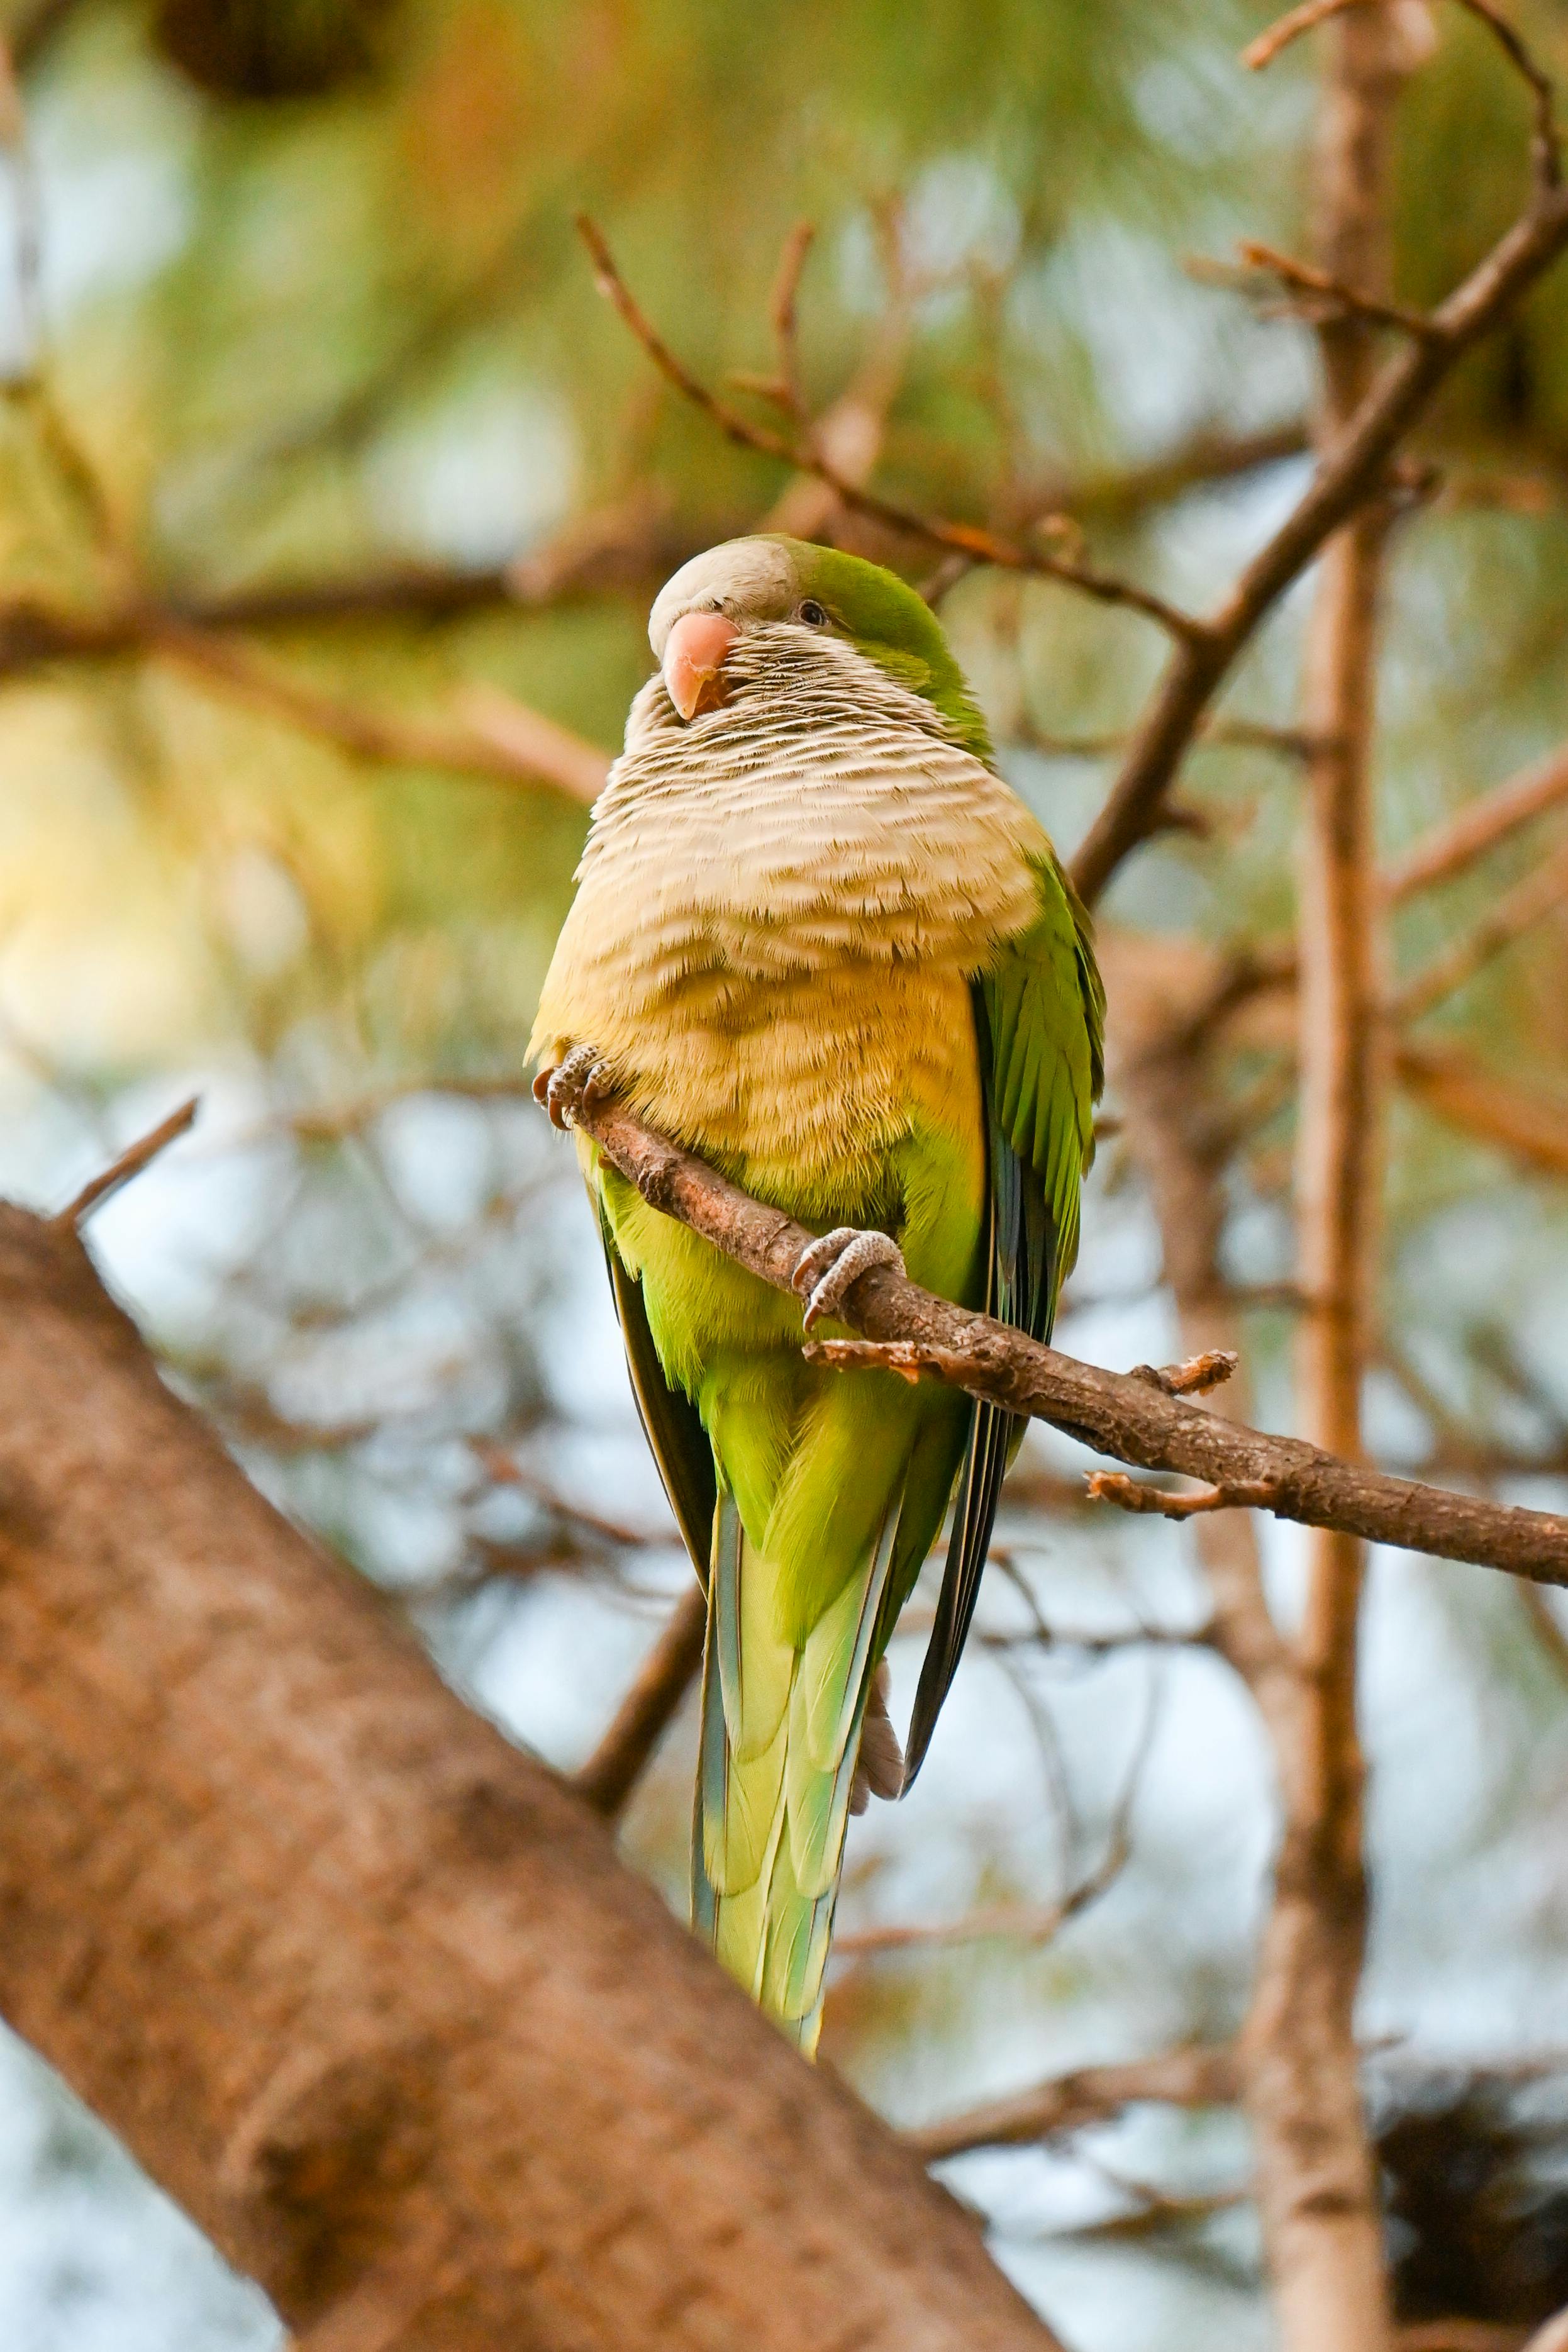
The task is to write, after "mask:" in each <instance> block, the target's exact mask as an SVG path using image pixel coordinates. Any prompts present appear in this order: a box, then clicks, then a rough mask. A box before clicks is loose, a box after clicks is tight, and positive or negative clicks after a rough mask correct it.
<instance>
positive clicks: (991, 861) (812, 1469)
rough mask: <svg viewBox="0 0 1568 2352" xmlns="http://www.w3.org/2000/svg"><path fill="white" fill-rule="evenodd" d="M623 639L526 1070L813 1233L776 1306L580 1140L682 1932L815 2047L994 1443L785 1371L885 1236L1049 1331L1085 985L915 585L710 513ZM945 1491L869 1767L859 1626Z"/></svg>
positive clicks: (982, 1415)
mask: <svg viewBox="0 0 1568 2352" xmlns="http://www.w3.org/2000/svg"><path fill="white" fill-rule="evenodd" d="M649 636H650V639H651V641H652V644H653V655H654V658H655V660H656V661H657V662H658V664H659V667H658V670H657V672H656V673H655V675H654V676H653V677H651V678H650V679H649V681H648V683H647V685H646V686H644V687H643V689H642V691H641V692H640V693H639V694H638V696H637V698H636V699H635V701H634V702H633V703H632V711H631V717H630V719H629V720H628V723H627V729H626V745H625V750H624V751H622V755H621V757H620V759H619V760H617V761H616V762H615V765H614V767H613V768H612V771H611V773H610V777H609V780H608V782H607V783H606V785H605V788H604V791H603V793H602V795H601V798H600V800H599V802H598V803H597V805H596V807H595V809H594V812H593V821H592V826H591V832H590V835H589V841H588V846H587V848H586V850H585V852H584V854H583V858H582V863H581V866H580V868H579V871H578V890H577V896H576V898H575V900H574V902H573V905H572V908H571V910H570V914H569V916H568V918H567V920H566V924H565V927H564V929H562V932H561V935H560V940H559V944H558V946H557V948H556V951H555V956H554V959H553V961H552V962H551V964H550V968H549V976H548V978H547V979H546V982H545V987H544V993H543V997H542V1000H541V1002H540V1005H539V1012H538V1022H537V1024H536V1026H535V1030H534V1034H533V1038H532V1041H531V1044H530V1046H529V1053H530V1055H531V1056H532V1057H534V1058H535V1059H537V1061H538V1064H539V1072H540V1075H539V1078H538V1086H537V1088H536V1091H538V1093H539V1094H540V1096H541V1098H543V1099H548V1100H549V1102H550V1108H551V1110H552V1115H558V1118H559V1113H560V1111H561V1108H562V1100H561V1094H560V1089H559V1086H558V1087H557V1089H556V1092H555V1094H554V1096H553V1097H552V1096H551V1092H550V1081H551V1077H552V1075H554V1074H557V1073H560V1072H564V1071H567V1070H570V1074H571V1076H573V1077H574V1078H575V1079H579V1080H580V1079H581V1078H582V1077H583V1076H584V1075H585V1074H587V1075H588V1076H589V1077H590V1079H591V1084H592V1085H593V1086H594V1087H596V1088H599V1089H602V1090H604V1091H606V1092H608V1091H613V1092H615V1093H616V1094H617V1095H619V1096H620V1097H622V1099H623V1100H624V1101H625V1102H626V1103H627V1104H628V1106H629V1107H631V1108H632V1109H634V1110H635V1111H636V1112H637V1113H638V1114H639V1115H640V1116H641V1117H643V1118H646V1119H647V1120H649V1121H650V1122H651V1123H652V1124H653V1126H654V1127H656V1128H659V1129H663V1131H664V1133H665V1134H667V1135H669V1136H672V1137H674V1139H676V1140H677V1141H679V1142H681V1143H683V1144H685V1145H686V1146H687V1147H688V1148H689V1149H691V1150H694V1151H695V1152H698V1153H700V1154H701V1156H702V1157H703V1158H704V1159H706V1160H709V1161H711V1162H712V1163H713V1165H714V1166H716V1167H717V1168H719V1169H721V1170H723V1171H724V1172H725V1173H726V1174H727V1175H728V1176H730V1177H732V1178H733V1179H734V1180H735V1181H736V1182H737V1183H738V1184H740V1185H742V1186H743V1187H744V1188H745V1189H746V1191H747V1192H750V1193H753V1194H754V1195H756V1197H757V1198H758V1199H759V1200H762V1201H765V1202H771V1203H772V1204H774V1205H775V1206H777V1207H778V1208H779V1209H782V1210H784V1211H786V1212H787V1213H789V1215H790V1216H792V1217H797V1218H799V1219H800V1220H801V1221H802V1222H803V1223H806V1224H808V1225H810V1226H811V1227H812V1228H813V1229H815V1230H817V1231H820V1232H821V1234H822V1236H823V1238H822V1239H821V1240H820V1241H818V1242H817V1243H815V1244H813V1245H812V1246H811V1247H810V1249H809V1250H807V1251H806V1253H805V1254H804V1255H803V1257H802V1260H801V1264H800V1268H799V1270H798V1272H797V1276H796V1288H797V1291H798V1292H799V1293H800V1297H799V1300H796V1299H791V1298H789V1297H787V1296H785V1295H784V1294H783V1293H781V1292H779V1291H775V1290H772V1289H769V1288H768V1286H766V1285H764V1284H763V1283H761V1282H759V1281H758V1280H757V1279H756V1277H755V1276H752V1275H749V1274H747V1273H746V1272H744V1271H743V1270H742V1269H741V1268H740V1267H739V1266H737V1265H734V1264H733V1263H731V1261H729V1260H728V1259H727V1258H726V1257H724V1256H722V1255H720V1253H719V1252H718V1251H717V1250H716V1249H715V1248H713V1246H712V1245H711V1244H709V1243H707V1242H705V1241H702V1240H699V1239H698V1238H697V1236H696V1235H695V1234H692V1233H691V1232H689V1231H688V1230H687V1228H686V1227H685V1226H684V1225H681V1224H678V1223H675V1222H674V1220H673V1219H671V1218H669V1217H666V1216H664V1215H662V1214H660V1213H658V1212H657V1211H655V1210H653V1209H652V1208H650V1207H649V1206H648V1204H647V1203H646V1202H644V1201H643V1199H642V1197H641V1195H640V1194H639V1193H638V1192H636V1191H635V1189H634V1188H633V1187H632V1185H630V1184H629V1183H627V1182H626V1181H625V1180H624V1178H622V1176H621V1175H620V1174H619V1173H618V1172H617V1171H616V1170H615V1169H614V1168H612V1166H611V1165H610V1164H609V1163H608V1162H607V1161H606V1160H603V1159H602V1158H601V1155H600V1153H599V1152H598V1150H597V1148H596V1147H595V1146H594V1144H593V1143H592V1141H591V1139H590V1138H588V1137H587V1136H586V1135H585V1134H583V1133H581V1132H580V1133H579V1136H578V1150H579V1154H580V1160H581V1164H582V1168H583V1172H584V1175H585V1177H586V1179H587V1182H588V1187H589V1191H590V1193H591V1197H592V1199H593V1202H594V1203H595V1206H596V1208H597V1211H598V1214H599V1218H600V1223H601V1227H602V1232H603V1237H604V1245H605V1253H606V1256H607V1258H608V1261H609V1267H610V1276H611V1281H612V1286H613V1288H614V1294H615V1300H616V1305H617V1307H618V1309H619V1313H620V1317H621V1324H622V1331H623V1334H624V1337H625V1342H626V1353H627V1357H628V1360H629V1363H630V1367H631V1373H632V1385H633V1387H634V1390H635V1391H636V1396H637V1401H638V1404H639V1407H640V1410H641V1412H642V1416H643V1423H644V1425H645V1427H646V1430H647V1433H648V1437H649V1441H650V1443H651V1444H652V1446H653V1453H654V1454H655V1456H656V1457H657V1460H658V1465H659V1468H660V1471H661V1474H662V1475H663V1478H664V1486H665V1488H666V1490H667V1492H668V1494H669V1497H670V1501H671V1503H672V1505H673V1507H674V1512H675V1516H676V1517H677V1519H678V1520H679V1523H680V1526H681V1530H682V1533H683V1534H684V1536H685V1541H686V1543H687V1545H688V1547H689V1549H690V1550H691V1555H692V1559H693V1561H694V1563H695V1566H696V1569H697V1572H698V1574H699V1575H700V1576H702V1577H703V1578H704V1579H705V1580H706V1585H707V1595H708V1625H707V1648H706V1662H705V1666H704V1673H703V1693H702V1730H701V1752H700V1761H699V1766H698V1774H697V1791H696V1805H695V1826H694V1835H693V1852H692V1885H693V1911H694V1920H695V1925H696V1927H698V1928H699V1930H700V1931H701V1932H702V1933H703V1934H705V1935H706V1937H708V1938H709V1939H710V1940H711V1942H712V1944H713V1945H714V1947H715V1948H716V1951H717V1953H718V1956H719V1958H720V1959H721V1960H722V1961H723V1962H724V1964H725V1965H726V1967H727V1968H728V1969H730V1970H731V1972H732V1973H733V1974H734V1975H735V1976H737V1977H738V1978H739V1979H740V1980H741V1982H742V1983H743V1984H745V1985H746V1986H747V1987H748V1988H749V1990H750V1991H751V1992H752V1993H753V1995H754V1996H755V1997H756V1998H757V1999H758V2000H759V2001H760V2002H761V2003H762V2005H763V2006H764V2008H765V2009H767V2010H768V2011H770V2012H771V2013H772V2014H773V2015H774V2016H775V2017H776V2018H777V2019H778V2020H779V2021H780V2023H781V2024H782V2025H783V2026H784V2027H785V2028H786V2030H787V2031H788V2032H789V2033H791V2034H792V2035H793V2036H794V2038H795V2039H796V2040H797V2041H798V2042H799V2043H800V2046H801V2047H802V2048H804V2049H806V2050H808V2051H810V2050H811V2049H812V2048H814V2046H815V2042H816V2037H817V2032H818V2027H819V2023H820V2020H821V1993H822V1976H823V1969H824V1967H825V1965H826V1959H827V1951H828V1937H829V1931H830V1927H831V1921H832V1912H833V1903H834V1898H835V1895H836V1893H837V1889H838V1881H839V1874H840V1870H841V1864H842V1859H843V1847H844V1830H845V1816H846V1814H847V1813H848V1812H849V1811H851V1810H852V1809H855V1808H857V1807H858V1804H859V1803H860V1802H863V1800H864V1793H865V1791H866V1790H867V1789H868V1788H869V1789H870V1790H873V1791H874V1792H875V1793H877V1794H879V1795H884V1796H888V1795H896V1794H898V1793H899V1791H900V1790H902V1789H904V1788H906V1787H907V1786H908V1785H909V1782H910V1780H912V1779H913V1777H914V1774H915V1770H916V1769H917V1768H918V1766H919V1764H920V1761H921V1759H922V1757H923V1756H924V1754H925V1747H926V1743H927V1741H928V1740H929V1738H930V1736H931V1731H932V1728H933V1726H934V1724H935V1721H936V1712H937V1709H938V1707H939V1706H940V1705H941V1703H942V1700H943V1698H944V1696H946V1690H947V1686H948V1685H949V1683H950V1682H951V1680H952V1676H953V1673H954V1670H955V1668H956V1664H957V1662H958V1654H959V1652H960V1650H961V1649H962V1647H963V1643H964V1638H965V1635H966V1633H967V1631H968V1625H969V1619H970V1616H971V1614H972V1613H973V1610H974V1605H975V1598H976V1592H977V1586H978V1583H979V1579H980V1571H981V1570H982V1568H983V1567H984V1565H985V1557H986V1549H987V1546H988V1543H989V1540H990V1534H991V1527H992V1522H993V1519H994V1517H995V1513H996V1507H997V1493H998V1487H999V1486H1000V1483H1001V1477H1002V1473H1003V1470H1004V1468H1005V1466H1006V1462H1007V1457H1008V1454H1009V1446H1010V1444H1013V1443H1016V1439H1017V1436H1018V1434H1019V1431H1018V1427H1017V1424H1016V1423H1013V1422H1011V1421H1010V1419H1009V1416H1008V1415H1006V1414H1004V1413H1002V1412H998V1410H997V1409H996V1408H995V1407H993V1406H990V1405H988V1404H977V1403H974V1402H971V1401H970V1400H969V1399H967V1397H965V1396H963V1395H962V1394H960V1393H959V1392H957V1391H954V1390H951V1389H945V1388H941V1387H938V1386H936V1385H935V1384H929V1385H928V1384H925V1383H921V1384H919V1385H917V1386H911V1385H910V1383H909V1382H907V1381H904V1380H901V1379H899V1378H897V1377H895V1376H894V1375H893V1374H891V1373H888V1372H883V1371H860V1372H847V1373H846V1372H835V1371H831V1370H822V1369H819V1368H818V1367H816V1366H813V1365H810V1364H808V1363H807V1362H806V1361H805V1360H803V1358H802V1354H801V1339H802V1330H803V1328H804V1329H810V1328H813V1327H814V1326H817V1325H825V1326H826V1328H827V1329H828V1330H829V1331H831V1330H832V1329H834V1328H835V1325H834V1322H833V1315H834V1309H835V1307H837V1306H839V1305H840V1304H841V1301H842V1299H843V1297H844V1293H845V1291H846V1290H847V1289H848V1287H849V1286H850V1285H851V1284H852V1282H853V1281H854V1280H855V1279H856V1277H857V1276H859V1275H860V1274H861V1273H862V1271H863V1270H864V1268H865V1267H866V1266H867V1265H871V1264H873V1263H875V1262H877V1261H879V1260H881V1261H884V1262H889V1263H895V1264H899V1265H903V1266H904V1267H905V1268H906V1269H907V1271H908V1274H909V1276H910V1277H911V1279H912V1280H914V1281H915V1282H918V1283H921V1284H923V1285H924V1286H925V1287H926V1288H927V1289H930V1290H934V1291H937V1292H939V1293H940V1294H941V1295H942V1296H943V1297H946V1298H950V1299H953V1300H955V1301H956V1302H957V1303H959V1304H960V1305H963V1306H967V1307H988V1309H989V1310H990V1311H991V1312H992V1313H993V1314H996V1315H999V1316H1002V1317H1004V1318H1007V1319H1008V1320H1009V1321H1010V1322H1013V1323H1015V1324H1017V1325H1019V1326H1020V1327H1021V1328H1024V1329H1026V1330H1029V1331H1031V1332H1033V1333H1035V1334H1036V1335H1037V1336H1039V1337H1041V1338H1043V1337H1045V1336H1046V1335H1047V1334H1048V1333H1049V1332H1050V1329H1051V1318H1052V1314H1053V1312H1054V1309H1055V1305H1056V1299H1057V1294H1058V1292H1059V1290H1060V1288H1061V1282H1062V1279H1063V1277H1064V1276H1065V1275H1066V1273H1067V1271H1068V1269H1069V1268H1070V1267H1071V1264H1072V1261H1073V1257H1074V1255H1075V1254H1076V1250H1077V1244H1078V1203H1079V1187H1080V1184H1081V1181H1082V1176H1083V1172H1084V1171H1085V1169H1086V1168H1087V1166H1088V1164H1089V1160H1090V1157H1091V1153H1092V1118H1093V1105H1094V1102H1095V1100H1096V1098H1097V1097H1098V1094H1099V1090H1100V1085H1101V1067H1102V1065H1101V1031H1102V1019H1103V994H1102V991H1101V986H1100V980H1099V975H1098V973H1097V971H1096V970H1095V964H1094V957H1093V951H1092V946H1091V943H1090V938H1089V930H1088V924H1087V919H1086V918H1085V916H1084V913H1083V910H1082V907H1081V906H1080V905H1079V903H1078V900H1077V899H1076V898H1075V897H1074V895H1073V892H1072V889H1071V885H1070V884H1069V883H1068V881H1067V880H1066V878H1065V877H1064V876H1063V874H1062V871H1061V866H1059V865H1058V863H1057V860H1056V857H1055V855H1054V853H1053V851H1052V849H1051V843H1050V841H1049V840H1048V838H1047V837H1046V835H1045V834H1044V833H1043V832H1042V830H1041V829H1040V825H1039V824H1037V823H1036V821H1035V819H1034V817H1033V816H1032V815H1031V814H1030V812H1029V810H1028V809H1026V808H1025V807H1024V805H1023V803H1021V802H1020V801H1019V799H1017V797H1016V796H1015V795H1014V793H1012V792H1010V791H1009V788H1008V786H1007V785H1006V784H1005V783H1004V782H1002V780H1001V778H1000V777H999V776H998V773H997V772H996V766H995V761H994V758H993V755H992V751H991V746H990V742H989V740H988V735H987V731H986V727H985V723H984V721H983V719H981V717H980V714H979V711H978V710H977V708H976V705H975V703H974V701H973V699H972V698H971V697H970V694H969V691H968V688H967V685H966V684H965V681H964V677H963V675H962V673H961V671H960V670H959V668H958V666H957V664H956V661H955V659H954V657H953V655H952V653H951V652H950V650H949V648H948V646H947V642H946V637H945V636H944V635H943V632H942V629H941V627H940V625H939V624H938V622H937V621H936V617H935V615H934V614H932V612H931V611H930V610H929V608H928V607H927V606H926V605H925V604H924V603H923V602H922V601H921V599H920V597H919V596H918V595H916V594H915V592H914V590H913V589H911V588H909V587H906V586H905V585H904V583H903V582H902V581H900V580H898V579H897V578H896V577H895V576H894V574H893V573H892V572H884V571H883V570H881V569H880V568H879V567H878V566H876V565H875V564H872V563H866V562H861V561H860V560H859V559H858V558H857V557H854V556H850V555H844V554H841V553H839V552H837V551H834V550H831V549H828V548H821V547H811V546H806V545H803V544H802V543H801V542H800V541H796V540H790V539H785V538H775V537H759V538H753V539H740V540H735V541H731V542H730V543H729V544H728V545H727V546H724V547H717V548H714V549H713V550H711V551H709V552H708V553H707V554H706V555H700V556H698V557H696V558H695V560H694V561H693V562H690V563H687V564H686V565H685V566H684V567H683V569H682V570H681V571H679V572H676V573H675V575H674V579H673V580H671V581H670V582H669V583H668V584H667V586H666V587H665V588H664V590H663V592H662V593H661V594H660V595H659V598H658V600H657V602H656V603H655V604H654V606H653V615H652V619H651V621H650V625H649ZM836 1328H840V1329H841V1328H842V1327H841V1326H839V1327H836ZM955 1485H956V1487H957V1497H956V1503H955V1504H954V1518H953V1527H952V1533H951V1536H950V1538H949V1543H948V1549H947V1555H946V1573H945V1576H944V1580H943V1585H942V1591H941V1597H940V1601H939V1603H938V1608H937V1616H936V1628H935V1631H934V1633H933V1634H932V1637H931V1641H930V1644H929V1647H928V1651H927V1654H926V1658H925V1666H924V1670H923V1672H922V1674H921V1677H920V1683H919V1688H918V1692H917V1696H916V1699H915V1713H914V1719H913V1722H912V1726H911V1731H910V1738H909V1748H908V1757H907V1760H905V1759H904V1757H903V1756H901V1754H900V1752H899V1747H898V1742H897V1740H896V1738H894V1733H893V1727H892V1725H891V1723H890V1721H889V1719H888V1716H887V1709H886V1698H885V1693H886V1683H887V1676H886V1668H885V1666H884V1665H883V1653H884V1652H885V1650H886V1648H887V1643H888V1640H889V1637H890V1636H891V1634H892V1632H893V1628H894V1622H895V1621H896V1619H897V1616H898V1613H899V1611H900V1610H901V1609H902V1608H903V1606H904V1602H905V1601H906V1600H907V1599H908V1597H909V1594H910V1591H911V1590H912V1588H913V1586H914V1584H915V1578H916V1577H917V1575H918V1574H919V1571H920V1568H921V1565H922V1563H923V1562H924V1560H925V1557H926V1554H927V1553H928V1551H929V1550H930V1549H931V1548H932V1546H933V1544H934V1543H935V1542H936V1538H937V1537H938V1535H939V1534H940V1532H941V1528H942V1523H943V1520H944V1517H946V1512H947V1509H948V1506H949V1503H950V1502H952V1501H953V1496H954V1488H955ZM857 1767H858V1770H857ZM857 1781H858V1786H857Z"/></svg>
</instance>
